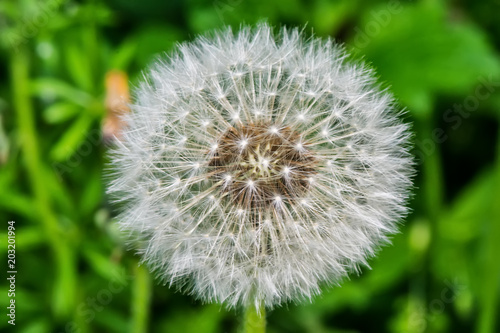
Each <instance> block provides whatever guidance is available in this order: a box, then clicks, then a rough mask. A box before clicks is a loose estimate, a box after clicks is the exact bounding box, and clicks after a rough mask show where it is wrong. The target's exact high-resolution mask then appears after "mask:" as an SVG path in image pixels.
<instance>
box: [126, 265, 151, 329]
mask: <svg viewBox="0 0 500 333" xmlns="http://www.w3.org/2000/svg"><path fill="white" fill-rule="evenodd" d="M151 285H152V283H151V275H150V274H149V272H148V270H147V268H146V267H144V265H140V266H137V269H136V271H135V281H134V285H133V287H132V288H133V290H132V293H133V294H132V297H133V300H132V329H131V332H132V333H136V332H137V333H140V332H147V331H148V330H147V328H148V327H147V326H148V321H149V304H150V301H151Z"/></svg>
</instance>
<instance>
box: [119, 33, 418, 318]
mask: <svg viewBox="0 0 500 333" xmlns="http://www.w3.org/2000/svg"><path fill="white" fill-rule="evenodd" d="M347 58H348V55H347V54H346V52H345V50H344V49H343V48H342V47H341V46H339V45H337V44H335V43H334V42H332V41H331V40H326V41H325V40H321V39H317V38H309V39H306V38H304V37H303V33H301V32H300V31H298V30H287V29H284V28H283V29H281V30H280V31H279V33H277V34H276V35H275V34H274V33H273V31H272V29H271V28H270V27H269V26H268V25H267V24H260V25H259V26H257V27H256V28H253V29H252V28H249V27H243V28H241V30H240V32H239V33H237V34H234V33H233V32H232V31H231V29H227V30H225V31H222V32H218V33H215V34H214V35H213V36H211V37H199V38H197V39H196V40H195V41H193V42H191V43H185V44H182V45H180V46H179V47H178V50H177V52H175V53H173V54H172V55H170V57H169V58H168V59H163V60H160V61H158V62H157V63H156V64H154V66H152V68H151V69H150V70H149V72H148V73H147V74H146V75H145V81H144V82H143V83H142V84H141V85H140V87H139V88H138V89H137V91H136V93H135V95H136V97H135V104H134V105H132V106H131V109H132V113H131V114H130V115H127V118H126V121H127V124H128V126H127V128H126V129H125V130H124V132H123V138H122V140H121V141H120V142H119V143H117V147H116V148H115V149H114V150H113V152H112V158H111V159H112V164H113V170H114V175H113V180H112V182H111V184H110V187H109V192H110V193H111V194H113V195H114V196H115V197H116V198H117V199H116V200H117V201H119V202H122V203H123V204H124V205H125V209H124V211H123V214H121V216H120V217H119V223H120V225H121V227H122V228H123V229H125V230H127V231H129V232H130V233H131V234H133V235H135V236H136V237H138V239H139V240H140V249H141V254H142V257H143V260H144V261H145V262H147V263H148V264H149V265H150V267H151V268H152V269H153V270H154V271H155V272H157V273H158V275H159V276H160V277H161V278H162V279H163V280H164V281H165V282H166V283H168V284H170V285H174V286H177V287H178V288H180V289H182V290H185V291H187V292H189V293H191V294H192V295H194V296H195V297H197V298H199V299H202V300H204V301H209V302H212V301H217V302H221V303H224V304H226V305H227V306H229V307H234V306H239V305H242V306H248V305H249V304H251V305H253V306H255V307H256V308H261V307H268V308H272V307H274V306H276V305H279V304H281V303H283V302H287V301H300V300H304V299H311V298H312V297H313V296H314V295H317V294H319V293H320V285H322V284H335V283H339V282H340V281H341V279H342V278H344V277H345V276H346V275H347V274H348V273H350V272H353V271H358V269H359V267H360V265H367V259H368V258H369V257H371V256H373V255H374V253H375V251H376V250H377V248H378V247H379V246H380V245H382V244H384V243H387V242H388V236H389V235H391V234H393V233H394V232H396V231H397V223H398V221H399V220H400V219H401V218H402V217H403V216H404V215H405V214H406V212H407V208H406V207H405V203H406V200H407V198H408V191H409V187H410V185H411V174H412V160H411V158H410V155H409V152H408V138H409V131H408V126H407V125H405V124H403V123H402V122H401V121H400V120H399V116H400V114H401V111H399V110H398V109H397V108H396V107H395V105H394V102H393V97H392V96H391V95H390V94H389V93H388V92H386V91H380V89H379V87H378V86H377V85H376V84H375V82H374V77H373V73H372V71H371V70H369V69H367V67H366V66H364V65H363V64H360V63H350V62H349V61H348V60H347Z"/></svg>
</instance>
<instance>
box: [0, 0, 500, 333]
mask: <svg viewBox="0 0 500 333" xmlns="http://www.w3.org/2000/svg"><path fill="white" fill-rule="evenodd" d="M498 13H500V2H499V1H498V0H491V1H473V0H455V1H430V0H429V1H398V0H392V1H388V2H384V1H368V0H367V1H361V0H352V1H349V0H345V1H340V0H339V1H329V0H314V1H306V0H276V1H263V0H213V1H212V0H210V1H204V0H188V1H181V0H174V1H160V0H142V1H128V0H108V1H104V0H88V1H85V0H81V1H75V0H2V1H1V2H0V77H1V79H0V168H1V169H0V220H1V221H3V222H2V223H3V224H2V225H4V228H3V229H2V230H0V233H1V235H0V243H1V244H0V252H1V253H2V256H3V258H6V249H7V237H6V233H7V224H6V222H7V221H9V220H15V221H16V240H17V266H18V275H17V288H16V309H17V317H16V319H17V320H16V326H15V329H16V330H15V331H19V332H28V333H30V332H33V333H36V332H193V333H194V332H235V331H237V327H238V324H239V320H240V319H239V318H240V317H241V313H240V312H239V311H235V310H232V311H227V310H226V309H225V308H224V307H222V306H220V305H214V304H213V305H203V304H199V303H198V302H196V301H194V300H193V299H192V298H191V297H190V296H186V295H182V294H179V293H176V292H175V291H174V290H171V289H169V288H167V287H165V286H161V285H159V284H158V283H157V282H156V281H155V280H154V278H153V277H152V276H150V274H149V272H148V271H147V270H146V269H145V268H144V267H142V266H138V262H139V259H138V258H137V257H136V256H135V255H134V254H133V251H128V249H126V248H125V247H124V243H123V239H122V236H121V235H120V233H119V232H118V230H117V228H116V224H115V223H114V221H113V217H114V216H115V215H116V212H115V211H114V210H113V209H112V208H111V206H110V205H109V204H108V201H107V198H106V195H105V194H104V182H103V179H102V172H103V168H104V165H105V160H106V158H105V151H106V146H105V145H104V144H103V142H102V140H101V130H100V129H101V122H102V120H103V118H104V117H105V116H106V108H105V104H104V100H105V95H106V87H105V77H106V73H108V72H109V71H111V70H122V71H125V72H127V73H128V75H129V77H130V78H131V86H132V87H133V86H135V85H136V84H137V82H138V80H139V79H140V76H141V71H142V70H143V69H144V68H145V67H146V66H147V65H148V64H149V63H150V62H151V60H152V59H154V57H155V56H156V55H157V54H158V53H161V52H164V51H166V52H168V51H170V50H172V48H174V47H175V45H176V43H178V42H182V41H184V40H190V39H192V38H193V36H195V35H196V34H198V33H205V32H206V31H210V30H211V29H217V28H220V27H222V26H224V25H231V26H233V27H234V28H235V29H237V28H238V26H239V25H240V24H241V23H247V24H253V23H256V22H258V21H261V20H268V21H269V22H270V23H271V24H273V25H276V26H278V25H282V24H286V25H292V26H304V25H305V26H306V29H305V30H306V33H314V34H316V35H319V36H322V37H327V36H330V37H333V38H335V39H336V40H337V41H338V42H341V43H344V44H345V45H346V47H347V48H348V49H349V50H350V51H352V53H353V54H354V57H357V58H360V59H363V60H365V61H366V62H368V63H369V64H370V65H371V66H372V67H373V68H374V69H375V70H376V71H377V74H378V76H379V78H380V82H381V84H382V85H383V86H384V87H387V88H388V89H390V90H392V91H393V92H394V93H395V95H396V96H397V98H398V99H399V102H400V103H401V105H402V106H403V107H405V108H406V109H407V110H408V113H407V121H408V122H413V124H414V126H413V128H414V131H415V154H416V156H417V158H418V162H419V164H418V176H417V177H416V184H415V185H416V186H415V195H414V197H413V200H412V202H411V206H412V214H411V216H410V217H409V218H408V219H407V221H406V222H405V223H404V225H403V226H402V230H401V233H400V234H398V235H396V236H394V238H393V245H392V246H388V247H385V248H384V249H382V250H381V251H380V253H379V255H378V256H377V257H376V258H374V259H373V260H371V262H370V265H371V268H372V269H371V270H370V269H368V268H363V269H362V271H363V272H362V274H360V275H359V276H357V275H353V276H351V278H350V280H347V281H345V282H344V283H343V284H342V286H341V287H337V286H334V287H327V286H325V288H324V293H323V294H322V295H321V296H319V297H317V298H316V299H315V300H314V301H313V302H312V303H306V304H297V305H296V304H289V305H286V306H284V307H283V308H280V309H276V310H274V311H272V312H270V313H269V314H268V331H269V332H314V333H326V332H411V333H413V332H415V333H416V332H471V331H475V332H481V333H487V332H498V331H499V330H500V322H499V320H498V317H500V309H499V298H500V297H499V296H500V260H499V259H498V258H499V256H500V199H499V198H500V136H499V131H498V128H499V121H500V53H499V52H500V23H499V21H498ZM1 269H2V272H5V271H6V270H7V268H6V260H2V266H1ZM1 283H2V286H3V287H2V290H3V291H2V293H3V294H2V297H0V305H1V307H2V308H3V309H5V307H6V306H7V302H8V298H7V296H6V290H7V289H8V288H7V285H6V283H5V280H3V281H2V282H1ZM4 311H5V310H4ZM9 329H12V327H10V325H8V324H7V320H6V319H5V317H4V319H3V320H1V321H0V330H2V331H7V330H9Z"/></svg>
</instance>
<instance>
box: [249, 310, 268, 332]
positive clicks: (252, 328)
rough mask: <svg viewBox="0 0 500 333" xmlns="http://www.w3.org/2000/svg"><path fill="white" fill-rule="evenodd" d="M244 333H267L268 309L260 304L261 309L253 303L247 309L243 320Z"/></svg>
mask: <svg viewBox="0 0 500 333" xmlns="http://www.w3.org/2000/svg"><path fill="white" fill-rule="evenodd" d="M243 332H244V333H265V332H266V309H265V308H264V306H260V307H259V309H257V307H256V306H255V304H254V303H251V304H250V305H249V306H248V307H247V308H246V310H245V318H244V322H243Z"/></svg>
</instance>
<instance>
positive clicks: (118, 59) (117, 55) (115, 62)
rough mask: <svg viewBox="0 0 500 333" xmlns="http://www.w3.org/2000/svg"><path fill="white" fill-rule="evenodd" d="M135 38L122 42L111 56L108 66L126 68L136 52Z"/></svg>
mask: <svg viewBox="0 0 500 333" xmlns="http://www.w3.org/2000/svg"><path fill="white" fill-rule="evenodd" d="M137 44H138V42H137V40H136V39H135V38H130V39H128V40H126V41H125V42H123V43H122V44H121V45H120V46H119V47H118V49H117V50H115V51H114V55H113V56H112V58H111V61H110V66H111V68H113V69H120V70H126V69H127V68H128V67H129V66H130V63H131V62H132V60H133V59H134V57H135V56H136V53H137Z"/></svg>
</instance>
